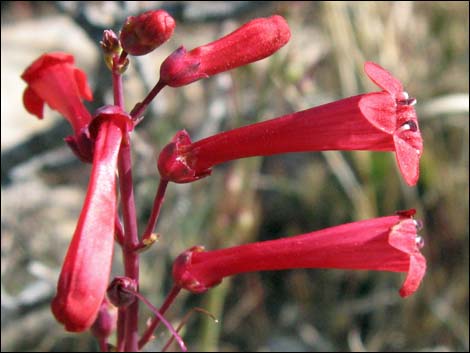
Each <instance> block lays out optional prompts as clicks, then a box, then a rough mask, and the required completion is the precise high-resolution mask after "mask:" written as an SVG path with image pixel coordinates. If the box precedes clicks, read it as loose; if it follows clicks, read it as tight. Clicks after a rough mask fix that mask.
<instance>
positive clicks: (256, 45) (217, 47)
mask: <svg viewBox="0 0 470 353" xmlns="http://www.w3.org/2000/svg"><path fill="white" fill-rule="evenodd" d="M289 39H290V30H289V25H288V24H287V22H286V20H285V19H284V18H283V17H281V16H278V15H275V16H271V17H269V18H257V19H255V20H252V21H250V22H248V23H246V24H244V25H243V26H241V27H240V28H238V29H237V30H236V31H234V32H232V33H230V34H228V35H226V36H225V37H223V38H220V39H218V40H216V41H215V42H212V43H209V44H206V45H203V46H200V47H198V48H195V49H193V50H191V51H189V52H188V51H186V49H185V48H184V47H180V48H178V49H177V50H176V51H174V52H173V53H172V54H171V55H170V56H169V57H168V58H166V59H165V61H164V62H163V63H162V65H161V67H160V80H161V81H162V82H164V83H165V84H167V85H168V86H171V87H179V86H184V85H187V84H189V83H191V82H194V81H197V80H199V79H201V78H206V77H209V76H212V75H215V74H218V73H220V72H224V71H227V70H230V69H233V68H236V67H239V66H243V65H246V64H249V63H252V62H255V61H258V60H261V59H264V58H266V57H268V56H270V55H271V54H273V53H275V52H276V51H277V50H278V49H280V48H281V47H283V46H284V45H285V44H286V43H287V42H288V41H289Z"/></svg>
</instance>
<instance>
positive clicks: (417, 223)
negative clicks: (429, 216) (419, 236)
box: [413, 219, 423, 232]
mask: <svg viewBox="0 0 470 353" xmlns="http://www.w3.org/2000/svg"><path fill="white" fill-rule="evenodd" d="M413 223H414V224H415V227H416V230H417V231H418V232H419V231H420V230H421V229H423V221H421V220H419V219H413Z"/></svg>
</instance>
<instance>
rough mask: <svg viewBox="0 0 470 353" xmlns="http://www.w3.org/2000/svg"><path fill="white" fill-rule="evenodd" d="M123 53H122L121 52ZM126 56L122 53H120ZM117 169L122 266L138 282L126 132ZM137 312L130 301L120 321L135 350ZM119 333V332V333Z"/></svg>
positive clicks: (127, 344)
mask: <svg viewBox="0 0 470 353" xmlns="http://www.w3.org/2000/svg"><path fill="white" fill-rule="evenodd" d="M123 55H124V54H123ZM122 58H124V59H125V55H124V56H122ZM119 60H120V59H119V58H118V57H117V56H115V57H114V58H113V63H114V66H115V68H116V69H115V70H113V72H112V78H113V96H114V104H115V105H117V106H119V107H120V108H121V109H122V110H124V93H123V87H122V76H121V73H119V71H118V70H117V67H118V66H119ZM118 171H119V189H120V193H121V206H122V214H123V220H124V247H123V257H124V269H125V274H126V276H127V277H130V278H132V279H134V280H135V281H136V282H137V283H139V255H138V254H137V253H136V252H134V251H133V250H131V249H133V248H135V247H136V246H137V245H138V244H139V237H138V230H137V216H136V211H135V202H134V188H133V182H132V161H131V149H130V144H129V139H128V136H125V138H124V139H123V143H122V145H121V150H120V152H119V157H118ZM138 315H139V302H138V301H137V300H136V301H135V303H133V304H131V305H130V306H129V307H128V308H127V309H126V311H125V313H123V315H121V316H122V317H121V320H120V323H121V325H122V324H123V323H124V325H125V329H124V349H125V350H126V351H131V352H132V351H137V339H138V333H137V328H138ZM118 332H122V328H118ZM118 336H119V335H118ZM118 346H122V339H121V341H119V338H118Z"/></svg>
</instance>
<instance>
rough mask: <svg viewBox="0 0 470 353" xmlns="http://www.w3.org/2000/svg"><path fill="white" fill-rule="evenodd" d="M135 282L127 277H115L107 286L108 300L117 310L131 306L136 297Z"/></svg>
mask: <svg viewBox="0 0 470 353" xmlns="http://www.w3.org/2000/svg"><path fill="white" fill-rule="evenodd" d="M135 292H137V282H136V281H135V280H133V279H132V278H129V277H115V278H114V279H113V281H112V282H111V284H110V285H109V286H108V289H107V294H108V298H109V300H110V301H111V303H113V304H114V305H115V306H117V307H118V308H123V307H126V306H129V305H131V304H132V303H133V302H134V301H135V299H136V297H135V294H134V293H135Z"/></svg>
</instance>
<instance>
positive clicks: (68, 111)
mask: <svg viewBox="0 0 470 353" xmlns="http://www.w3.org/2000/svg"><path fill="white" fill-rule="evenodd" d="M21 78H22V79H23V80H24V81H26V83H27V84H28V86H27V87H26V89H25V91H24V94H23V103H24V106H25V108H26V109H27V110H28V112H30V113H31V114H33V115H36V116H37V117H38V118H39V119H42V118H43V110H44V103H47V104H48V105H49V107H51V109H54V110H57V111H58V112H59V113H61V114H62V115H63V116H64V117H65V118H66V119H67V120H68V121H69V123H70V124H71V125H72V127H73V130H74V133H75V135H74V136H69V137H67V138H66V142H67V143H68V144H69V145H70V147H71V148H72V150H73V151H74V152H75V153H76V154H77V155H78V156H79V157H80V158H81V159H83V160H85V161H91V155H92V153H91V143H90V141H89V135H88V131H87V129H86V127H87V126H88V124H89V123H90V121H91V115H90V113H89V112H88V110H87V109H86V107H85V106H84V105H83V103H82V99H86V100H92V99H93V95H92V93H91V90H90V87H89V86H88V83H87V78H86V75H85V73H84V72H83V71H82V70H80V69H78V68H77V67H75V65H74V58H73V56H72V55H70V54H66V53H60V52H57V53H48V54H44V55H42V56H41V57H39V58H38V59H37V60H36V61H34V62H33V63H32V64H31V65H30V66H29V67H28V68H27V69H26V70H25V71H24V72H23V74H22V75H21Z"/></svg>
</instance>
